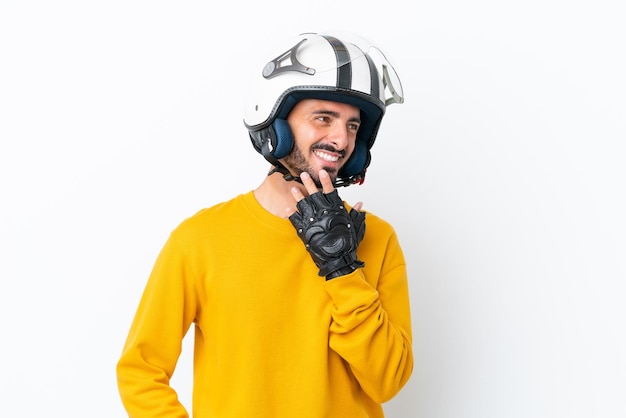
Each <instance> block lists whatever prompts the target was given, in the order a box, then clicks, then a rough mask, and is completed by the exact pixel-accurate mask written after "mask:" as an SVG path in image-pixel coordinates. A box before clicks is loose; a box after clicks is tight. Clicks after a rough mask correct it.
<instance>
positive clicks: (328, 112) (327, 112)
mask: <svg viewBox="0 0 626 418" xmlns="http://www.w3.org/2000/svg"><path fill="white" fill-rule="evenodd" d="M313 114H314V115H328V116H332V117H334V118H338V117H339V112H333V111H332V110H315V111H313ZM348 121H349V122H357V123H361V118H359V117H357V116H355V117H352V118H350V119H349V120H348Z"/></svg>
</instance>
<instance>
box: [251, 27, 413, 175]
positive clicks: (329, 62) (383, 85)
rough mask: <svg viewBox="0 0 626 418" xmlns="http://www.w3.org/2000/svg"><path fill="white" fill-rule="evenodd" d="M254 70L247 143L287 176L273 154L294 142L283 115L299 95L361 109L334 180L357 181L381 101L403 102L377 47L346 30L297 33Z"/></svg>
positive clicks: (280, 153)
mask: <svg viewBox="0 0 626 418" xmlns="http://www.w3.org/2000/svg"><path fill="white" fill-rule="evenodd" d="M274 51H275V52H273V55H271V58H270V59H269V60H268V61H265V62H264V66H263V67H262V68H259V69H258V71H257V73H256V74H254V78H253V80H252V84H251V86H250V89H249V95H248V98H247V100H246V103H245V105H244V125H245V127H246V128H247V129H248V132H249V135H250V139H251V141H252V145H253V146H254V148H255V149H256V151H257V152H259V153H260V154H262V155H263V156H264V157H265V159H266V160H267V161H269V162H270V163H271V164H272V165H274V166H275V170H277V171H280V172H281V173H283V175H285V178H290V179H291V177H290V174H289V171H288V170H287V169H286V168H285V167H284V166H283V165H282V164H281V163H280V161H279V159H281V158H283V157H285V156H287V155H288V154H289V153H290V152H291V150H292V148H293V144H294V140H293V135H292V133H291V129H290V128H289V125H288V124H287V120H286V119H287V115H288V114H289V112H290V111H291V109H292V108H293V107H294V105H295V104H296V103H297V102H299V101H300V100H303V99H319V100H329V101H336V102H341V103H346V104H350V105H352V106H355V107H357V108H359V109H360V110H361V125H360V127H359V130H358V132H357V138H356V144H355V149H354V151H353V153H352V155H351V156H350V158H349V159H348V161H346V163H345V164H344V166H343V167H342V168H341V170H340V171H339V173H338V175H337V179H336V181H335V186H336V187H337V186H348V185H350V184H354V183H359V184H360V183H362V182H363V180H364V178H365V171H366V169H367V167H368V166H369V163H370V159H371V155H370V149H371V148H372V145H373V144H374V140H375V139H376V134H377V132H378V128H379V126H380V123H381V120H382V118H383V116H384V114H385V110H386V107H387V106H388V105H390V104H392V103H403V102H404V96H403V92H402V85H401V83H400V79H399V78H398V76H397V74H396V72H395V70H394V69H393V67H392V66H391V64H390V63H389V62H388V60H387V59H386V58H385V55H384V54H383V53H382V51H381V50H380V49H378V48H377V47H375V46H373V45H372V44H370V43H369V42H368V41H366V40H365V39H363V38H361V37H359V36H357V35H355V34H351V33H347V32H336V33H330V32H329V33H303V34H300V35H298V36H297V37H295V38H294V39H289V40H286V41H285V42H284V43H282V44H280V45H277V46H276V49H274Z"/></svg>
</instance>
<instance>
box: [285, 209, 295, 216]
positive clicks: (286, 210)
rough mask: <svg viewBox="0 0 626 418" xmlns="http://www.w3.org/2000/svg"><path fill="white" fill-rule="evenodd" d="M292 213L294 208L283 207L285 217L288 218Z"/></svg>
mask: <svg viewBox="0 0 626 418" xmlns="http://www.w3.org/2000/svg"><path fill="white" fill-rule="evenodd" d="M294 213H296V210H295V209H294V208H285V218H289V217H290V216H291V215H293V214H294Z"/></svg>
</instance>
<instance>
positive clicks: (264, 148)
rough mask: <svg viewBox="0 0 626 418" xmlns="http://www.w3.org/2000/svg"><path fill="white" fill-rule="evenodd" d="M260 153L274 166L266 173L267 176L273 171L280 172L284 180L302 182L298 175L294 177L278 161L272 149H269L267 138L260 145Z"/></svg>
mask: <svg viewBox="0 0 626 418" xmlns="http://www.w3.org/2000/svg"><path fill="white" fill-rule="evenodd" d="M261 154H263V156H264V157H265V159H266V160H267V161H269V162H270V163H271V164H272V165H273V166H274V168H273V169H271V170H270V171H269V173H267V175H268V176H271V175H272V174H274V173H280V174H282V175H283V178H284V179H285V180H286V181H297V182H298V183H302V180H300V178H299V177H296V176H294V175H293V174H291V173H290V172H289V170H287V167H285V166H284V165H283V164H282V163H281V162H280V161H278V159H277V158H276V157H274V156H273V155H272V151H271V150H270V141H269V140H268V141H266V142H264V143H263V145H262V146H261Z"/></svg>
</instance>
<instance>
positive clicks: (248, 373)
mask: <svg viewBox="0 0 626 418" xmlns="http://www.w3.org/2000/svg"><path fill="white" fill-rule="evenodd" d="M365 222H366V233H365V238H364V239H363V241H362V242H361V244H360V246H359V249H358V257H359V259H361V260H363V261H364V262H365V267H364V268H362V269H357V270H356V271H355V272H353V273H351V274H349V275H346V276H343V277H339V278H336V279H333V280H330V281H328V282H327V281H325V278H324V277H319V276H318V274H317V272H318V269H317V267H316V266H315V264H314V263H313V261H312V259H311V257H310V256H309V254H308V253H307V252H306V250H305V249H304V245H303V243H302V242H301V241H300V239H299V238H298V236H297V235H296V233H295V230H294V228H293V226H292V225H291V223H290V222H289V220H287V219H281V218H279V217H276V216H274V215H271V214H270V213H269V212H267V211H265V209H263V207H261V206H260V204H259V203H258V202H257V201H256V199H255V197H254V194H253V192H248V193H246V194H242V195H240V196H238V197H236V198H234V199H232V200H230V201H228V202H224V203H221V204H218V205H216V206H213V207H211V208H208V209H204V210H202V211H200V212H198V213H197V214H195V215H194V216H192V217H190V218H188V219H186V220H185V221H183V222H182V223H181V224H180V225H179V226H178V227H177V228H176V229H175V230H174V231H173V232H172V234H171V236H170V238H169V239H168V240H167V242H166V244H165V246H164V247H163V250H162V251H161V253H160V255H159V257H158V259H157V261H156V263H155V266H154V269H153V271H152V274H151V275H150V277H149V280H148V283H147V285H146V288H145V291H144V294H143V296H142V298H141V301H140V303H139V307H138V309H137V313H136V316H135V318H134V321H133V323H132V326H131V329H130V332H129V335H128V339H127V341H126V344H125V346H124V349H123V353H122V355H121V358H120V360H119V362H118V365H117V376H118V386H119V391H120V395H121V398H122V401H123V404H124V406H125V408H126V410H127V411H128V414H129V416H130V417H141V418H147V417H151V418H156V417H167V418H175V417H176V418H178V417H187V416H188V414H187V411H186V410H185V409H184V408H183V406H182V405H181V404H180V402H179V401H178V398H177V395H176V392H175V391H174V389H173V388H172V387H170V386H169V381H170V377H171V376H172V374H173V373H174V368H175V366H176V361H177V359H178V357H179V354H180V351H181V343H182V339H183V337H184V336H185V334H186V332H187V330H188V329H189V327H190V326H191V324H194V327H195V348H194V388H193V407H192V408H193V414H192V416H193V417H195V418H248V417H250V418H265V417H267V418H282V417H285V418H307V417H311V418H321V417H325V418H332V417H337V418H359V417H382V416H383V410H382V406H381V403H383V402H385V401H387V400H389V399H391V398H392V397H393V396H394V395H396V394H397V393H398V391H399V390H400V389H401V388H402V387H403V386H404V384H405V383H406V382H407V380H408V379H409V377H410V375H411V372H412V369H413V355H412V349H411V322H410V312H409V292H408V283H407V275H406V266H405V261H404V256H403V253H402V250H401V248H400V245H399V243H398V239H397V237H396V234H395V232H394V231H393V229H392V227H391V226H390V225H389V224H388V223H386V222H385V221H383V220H382V219H380V218H378V217H376V216H375V215H373V214H371V213H368V214H367V215H366V219H365Z"/></svg>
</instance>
